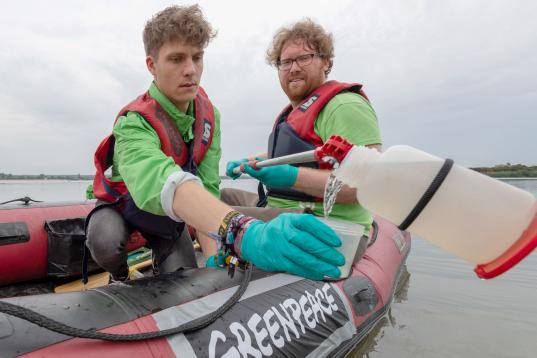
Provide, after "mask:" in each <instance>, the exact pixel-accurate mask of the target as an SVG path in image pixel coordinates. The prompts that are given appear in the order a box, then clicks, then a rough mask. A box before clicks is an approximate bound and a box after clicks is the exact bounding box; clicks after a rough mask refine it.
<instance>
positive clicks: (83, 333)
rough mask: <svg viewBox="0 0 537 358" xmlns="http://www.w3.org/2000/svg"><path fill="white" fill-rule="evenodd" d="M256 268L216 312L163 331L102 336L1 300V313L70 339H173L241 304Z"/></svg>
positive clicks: (94, 331) (128, 340)
mask: <svg viewBox="0 0 537 358" xmlns="http://www.w3.org/2000/svg"><path fill="white" fill-rule="evenodd" d="M252 270H253V265H252V264H249V265H248V267H247V268H246V270H245V272H244V274H243V275H244V276H243V278H242V281H241V284H240V286H239V288H238V289H237V290H236V291H235V293H233V295H232V296H231V297H230V298H229V299H228V300H227V301H226V302H225V303H224V304H223V305H222V306H220V307H219V308H218V309H217V310H215V311H214V312H211V313H209V314H206V315H205V316H202V317H199V318H196V319H195V320H192V321H190V322H187V323H184V324H182V325H180V326H177V327H174V328H169V329H164V330H162V331H152V332H143V333H135V334H112V333H103V332H98V331H96V330H94V329H88V330H85V329H80V328H76V327H71V326H68V325H66V324H63V323H61V322H58V321H56V320H53V319H52V318H48V317H46V316H43V315H42V314H40V313H38V312H35V311H32V310H30V309H28V308H26V307H22V306H18V305H14V304H12V303H8V302H4V301H0V312H2V313H5V314H8V315H11V316H14V317H18V318H20V319H23V320H26V321H28V322H31V323H33V324H36V325H38V326H40V327H43V328H46V329H48V330H50V331H54V332H57V333H60V334H64V335H66V336H71V337H79V338H89V339H100V340H104V341H114V342H134V341H141V340H148V339H154V338H160V337H165V336H170V335H173V334H177V333H189V332H194V331H197V330H199V329H201V328H204V327H207V326H208V325H210V324H211V323H213V322H214V321H216V320H217V319H218V318H219V317H220V316H222V315H223V314H224V313H225V312H227V311H228V310H229V309H230V308H231V307H233V305H235V303H237V302H238V301H239V299H240V298H241V296H242V295H243V294H244V292H245V291H246V288H247V287H248V284H249V283H250V279H251V277H252Z"/></svg>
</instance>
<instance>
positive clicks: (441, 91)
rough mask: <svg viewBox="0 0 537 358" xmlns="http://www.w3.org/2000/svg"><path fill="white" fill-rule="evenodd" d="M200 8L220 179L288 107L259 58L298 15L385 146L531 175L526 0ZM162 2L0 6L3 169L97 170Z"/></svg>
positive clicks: (536, 33)
mask: <svg viewBox="0 0 537 358" xmlns="http://www.w3.org/2000/svg"><path fill="white" fill-rule="evenodd" d="M175 3H178V2H175ZM191 3H192V2H188V3H185V4H191ZM199 3H200V5H201V7H202V9H203V11H204V13H205V15H206V17H207V19H208V20H209V21H210V22H211V23H212V24H213V26H214V27H215V28H216V29H217V30H218V36H217V37H216V39H215V40H214V41H213V42H211V44H210V45H209V47H208V48H207V51H206V57H205V72H204V75H203V79H202V85H203V86H204V87H205V89H206V90H207V92H208V93H209V95H210V97H211V99H212V101H213V103H214V104H215V105H216V106H217V107H218V108H219V109H220V111H221V113H222V133H223V157H222V162H221V168H222V169H223V168H224V167H225V163H226V162H227V161H228V160H231V159H235V158H241V157H244V156H245V155H247V154H251V153H256V152H260V151H263V150H264V149H265V145H266V138H267V136H268V132H269V131H270V128H271V126H272V122H273V120H274V117H275V116H276V114H277V113H278V112H279V111H280V110H281V108H282V107H283V106H284V105H285V104H286V103H287V102H286V97H285V96H284V95H283V93H282V92H281V89H280V87H279V83H278V80H277V74H276V71H275V69H274V68H271V67H269V66H268V65H267V64H266V63H265V61H264V54H265V50H266V48H267V46H268V44H269V43H270V40H271V38H272V35H273V34H274V32H275V31H276V30H277V29H278V28H279V27H280V26H282V25H287V24H290V23H292V22H295V21H297V20H300V19H301V18H303V17H311V18H312V19H314V20H316V21H318V22H319V23H321V24H322V25H323V26H324V27H325V28H327V29H328V30H329V31H331V32H332V33H333V35H334V37H335V40H336V43H335V46H336V58H335V64H334V69H333V71H332V73H331V74H330V78H331V79H337V80H340V81H346V82H361V83H363V84H364V86H365V87H364V89H365V91H366V92H367V93H368V95H369V97H370V99H371V101H372V103H373V106H374V108H375V109H376V111H377V115H378V118H379V123H380V127H381V131H382V136H383V138H384V147H385V148H386V147H388V146H391V145H395V144H408V145H412V146H415V147H417V148H420V149H422V150H425V151H427V152H430V153H433V154H436V155H438V156H442V157H451V158H453V159H455V161H456V162H458V163H460V164H463V165H465V166H481V165H482V166H489V165H494V164H498V163H505V162H510V163H523V164H531V165H537V140H536V137H537V21H535V19H536V18H537V2H535V1H532V0H528V1H513V2H507V1H501V0H500V1H485V0H474V1H465V0H457V1H443V2H440V1H419V0H410V1H382V2H379V1H375V0H365V1H364V0H360V1H357V0H349V1H327V0H322V1H313V0H308V1H289V0H287V1H279V0H278V1H275V0H271V1H264V2H258V1H231V0H230V1H200V2H199ZM169 4H172V2H169V1H151V2H150V1H109V0H107V1H100V0H97V1H91V2H89V1H48V2H44V1H19V2H9V3H7V4H4V5H3V6H2V12H1V14H0V43H1V47H0V79H1V80H2V83H1V87H0V124H1V129H0V172H4V173H15V174H39V173H47V174H63V173H65V174H70V173H82V174H90V173H93V152H94V150H95V148H96V146H97V144H98V143H99V142H100V140H101V139H102V138H103V137H104V136H105V135H107V134H108V133H109V132H110V130H111V126H112V123H113V119H114V116H115V114H116V113H117V111H118V110H119V109H120V108H121V107H122V106H123V105H124V104H126V103H127V102H128V101H130V100H131V99H132V98H134V97H135V96H136V95H138V94H140V93H142V92H143V91H145V90H146V89H147V87H148V85H149V83H150V81H151V77H150V75H149V73H148V72H147V70H146V68H145V56H144V52H143V45H142V41H141V33H142V29H143V27H144V24H145V21H146V20H147V19H148V18H149V17H150V16H151V15H152V14H154V13H155V12H157V11H159V10H161V9H163V8H164V7H165V6H167V5H169Z"/></svg>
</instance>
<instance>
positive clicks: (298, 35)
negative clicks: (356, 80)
mask: <svg viewBox="0 0 537 358" xmlns="http://www.w3.org/2000/svg"><path fill="white" fill-rule="evenodd" d="M290 40H292V41H297V40H302V41H304V42H305V43H306V44H307V45H308V46H309V47H311V48H312V49H313V50H315V51H317V52H318V53H319V55H320V56H321V57H322V58H325V59H327V60H328V63H329V65H328V70H326V72H325V74H326V75H328V74H329V73H330V71H331V70H332V65H333V64H334V61H333V59H334V38H333V36H332V34H331V33H329V32H326V31H325V29H323V28H322V27H321V25H319V24H316V23H315V22H314V21H313V20H311V19H310V18H306V19H304V20H302V21H299V22H297V23H295V24H294V25H292V26H291V27H282V28H280V29H279V30H278V31H276V33H275V34H274V37H273V38H272V44H271V45H270V47H269V48H268V50H267V56H266V60H267V62H268V64H269V65H272V66H275V67H276V66H277V64H278V61H280V55H281V53H282V49H283V46H284V45H285V43H286V42H287V41H290Z"/></svg>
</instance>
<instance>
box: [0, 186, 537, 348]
mask: <svg viewBox="0 0 537 358" xmlns="http://www.w3.org/2000/svg"><path fill="white" fill-rule="evenodd" d="M506 181H507V182H508V183H509V184H512V185H514V186H517V187H519V188H522V189H524V190H527V191H529V192H531V193H533V194H534V195H537V179H527V180H506ZM88 184H89V182H87V181H0V202H3V201H7V200H10V199H15V198H19V197H23V196H30V197H32V198H33V199H36V200H44V201H66V200H80V199H83V198H84V193H85V190H86V187H87V185H88ZM223 186H228V187H229V186H233V187H242V188H245V189H249V190H252V191H255V188H256V185H255V183H254V182H253V181H249V180H238V181H235V182H229V181H225V182H224V183H223ZM412 245H413V246H412V251H411V253H410V256H409V258H408V260H407V269H408V272H409V275H408V281H407V282H406V284H405V285H404V286H403V287H402V289H401V290H400V292H399V293H398V295H397V296H396V298H395V302H394V303H393V305H392V308H391V310H390V312H389V314H388V315H387V316H386V317H385V318H384V319H383V321H382V322H381V324H380V325H378V326H377V327H376V329H375V330H374V331H373V332H372V333H371V334H370V335H369V336H368V337H367V339H366V340H365V341H364V343H363V344H362V345H361V346H360V347H359V348H358V349H356V350H355V352H354V353H353V354H352V357H370V358H373V357H379V358H380V357H382V358H388V357H390V358H391V357H408V358H410V357H412V358H416V357H446V358H447V357H487V358H493V357H527V358H530V357H537V340H536V334H537V252H534V253H533V254H532V255H530V256H529V257H528V258H526V259H525V260H524V261H523V262H521V263H520V264H519V265H518V266H517V267H515V268H514V269H512V270H511V271H509V272H507V273H506V274H504V275H502V276H500V277H498V278H496V279H493V280H490V281H484V280H479V279H478V278H477V277H476V276H475V274H474V273H473V267H472V266H471V265H470V264H468V263H466V262H464V261H462V260H460V259H457V258H456V257H453V256H450V255H449V254H446V253H445V252H443V251H440V250H439V249H437V248H435V247H434V246H432V245H430V244H429V243H428V242H427V241H424V240H420V239H415V240H413V242H412Z"/></svg>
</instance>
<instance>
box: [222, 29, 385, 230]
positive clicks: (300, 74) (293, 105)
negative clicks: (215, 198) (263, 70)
mask: <svg viewBox="0 0 537 358" xmlns="http://www.w3.org/2000/svg"><path fill="white" fill-rule="evenodd" d="M333 61H334V43H333V37H332V35H331V34H330V33H328V32H326V31H325V29H323V28H322V27H321V26H320V25H318V24H317V23H315V22H313V21H312V20H311V19H305V20H303V21H300V22H297V23H295V24H294V25H292V26H290V27H284V28H281V29H280V30H278V31H277V32H276V34H275V35H274V38H273V41H272V44H271V46H270V47H269V49H268V51H267V62H268V63H269V64H270V65H273V66H274V67H276V69H277V70H278V78H279V80H280V85H281V87H282V90H283V91H284V92H285V94H286V95H287V97H288V98H289V101H290V104H289V105H288V106H287V107H285V108H284V109H283V111H282V112H281V113H280V114H279V116H278V117H277V119H276V123H275V125H274V128H273V131H272V133H271V134H270V137H269V143H268V152H267V153H265V154H263V155H261V157H268V158H273V157H279V156H283V155H288V154H293V153H297V152H302V151H307V150H311V149H314V148H315V147H318V146H321V145H322V144H323V143H324V142H325V141H326V140H327V139H328V138H329V137H330V136H331V135H339V136H341V137H343V138H346V139H347V140H349V141H350V142H352V143H353V144H355V145H364V146H368V147H373V148H376V149H378V150H380V149H381V138H380V131H379V127H378V123H377V118H376V115H375V111H374V110H373V108H372V107H371V104H370V102H369V100H368V98H367V96H366V95H365V93H364V92H363V91H362V85H360V84H358V83H341V82H336V81H327V76H328V74H329V73H330V71H331V70H332V66H333ZM258 156H259V155H258ZM246 161H247V159H243V160H240V161H232V162H229V163H228V165H227V174H228V175H229V176H232V177H238V176H237V174H234V173H233V169H234V168H236V167H237V166H240V165H241V164H244V163H245V162H246ZM242 167H243V168H244V169H243V170H244V172H246V173H248V174H250V175H251V176H253V177H255V178H257V179H259V181H260V182H261V183H262V184H264V185H265V186H266V187H267V188H268V192H267V194H268V207H273V208H285V209H298V208H310V209H311V210H313V212H314V213H315V214H316V215H319V216H322V215H323V202H322V198H323V193H324V187H325V184H326V181H327V179H328V176H329V175H330V171H329V170H322V169H320V168H319V166H318V165H316V164H315V165H311V163H310V164H308V165H296V166H295V165H278V166H273V167H267V168H263V169H259V170H254V169H253V168H252V167H251V166H249V165H242ZM222 196H223V197H226V200H227V201H230V202H235V203H236V204H237V202H238V201H242V202H243V203H245V202H249V203H252V197H251V196H250V195H246V194H244V193H242V194H241V193H238V192H234V191H231V190H230V191H226V192H222ZM228 197H231V198H232V199H227V198H228ZM262 204H263V203H262V201H260V205H262ZM330 216H331V217H334V218H338V219H342V220H348V221H351V222H355V223H358V224H362V225H364V226H365V228H366V232H367V230H368V229H369V227H370V225H371V222H372V217H371V215H370V213H368V212H367V211H366V210H365V209H364V208H362V207H361V206H360V205H359V203H358V201H357V193H356V189H351V188H349V187H346V186H345V187H343V189H342V190H341V191H340V192H339V194H338V196H337V203H336V205H334V207H333V209H332V212H331V214H330Z"/></svg>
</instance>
